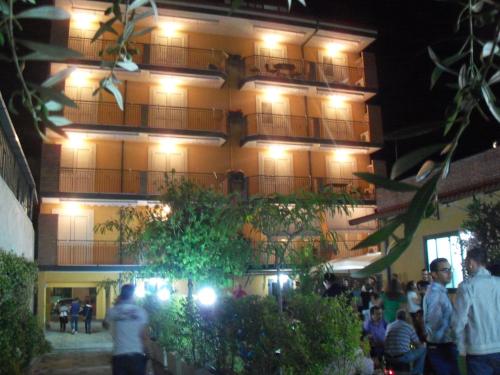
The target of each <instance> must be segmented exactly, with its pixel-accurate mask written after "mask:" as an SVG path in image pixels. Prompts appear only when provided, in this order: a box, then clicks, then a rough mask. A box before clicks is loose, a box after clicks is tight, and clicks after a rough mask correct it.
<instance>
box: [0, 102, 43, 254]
mask: <svg viewBox="0 0 500 375" xmlns="http://www.w3.org/2000/svg"><path fill="white" fill-rule="evenodd" d="M36 203H37V193H36V187H35V181H34V179H33V176H32V174H31V171H30V167H29V165H28V162H27V160H26V157H25V156H24V153H23V149H22V148H21V144H20V143H19V139H18V137H17V134H16V131H15V129H14V126H13V125H12V122H11V120H10V117H9V112H8V110H7V107H6V105H5V102H4V101H3V97H2V95H1V94H0V228H1V229H0V251H12V252H14V253H15V254H16V255H18V256H22V257H24V258H26V259H27V260H31V261H32V260H34V255H35V230H34V229H33V223H32V221H31V219H32V216H33V206H34V205H36Z"/></svg>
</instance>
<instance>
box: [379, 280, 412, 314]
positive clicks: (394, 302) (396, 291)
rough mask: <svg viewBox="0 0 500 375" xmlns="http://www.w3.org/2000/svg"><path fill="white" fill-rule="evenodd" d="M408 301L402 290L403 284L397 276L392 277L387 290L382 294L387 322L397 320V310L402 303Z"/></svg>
mask: <svg viewBox="0 0 500 375" xmlns="http://www.w3.org/2000/svg"><path fill="white" fill-rule="evenodd" d="M405 302H406V298H405V296H404V294H403V293H402V291H401V284H400V283H399V280H398V279H397V278H392V279H391V281H390V282H389V284H388V285H387V290H386V291H385V293H383V295H382V303H383V304H384V319H385V321H386V322H387V323H392V322H394V321H395V320H396V312H397V311H398V310H399V309H400V308H401V304H402V303H405Z"/></svg>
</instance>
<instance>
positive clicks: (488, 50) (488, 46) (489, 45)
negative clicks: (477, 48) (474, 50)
mask: <svg viewBox="0 0 500 375" xmlns="http://www.w3.org/2000/svg"><path fill="white" fill-rule="evenodd" d="M492 53H494V54H495V55H500V47H499V46H498V45H496V44H495V48H493V42H486V43H484V46H483V50H482V52H481V57H482V58H485V57H488V56H489V55H491V54H492Z"/></svg>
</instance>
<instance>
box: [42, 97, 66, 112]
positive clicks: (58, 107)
mask: <svg viewBox="0 0 500 375" xmlns="http://www.w3.org/2000/svg"><path fill="white" fill-rule="evenodd" d="M44 106H45V108H47V111H49V112H58V111H62V109H63V105H62V104H61V103H58V102H55V101H53V100H49V101H48V102H46V103H44Z"/></svg>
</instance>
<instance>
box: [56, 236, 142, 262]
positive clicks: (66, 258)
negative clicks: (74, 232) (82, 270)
mask: <svg viewBox="0 0 500 375" xmlns="http://www.w3.org/2000/svg"><path fill="white" fill-rule="evenodd" d="M120 249H121V246H120V243H119V242H118V241H88V240H82V241H80V240H58V241H57V265H59V266H67V265H72V266H77V265H106V264H107V265H113V264H134V262H133V260H132V259H131V257H130V256H125V255H124V254H123V253H121V250H120Z"/></svg>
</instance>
